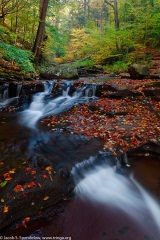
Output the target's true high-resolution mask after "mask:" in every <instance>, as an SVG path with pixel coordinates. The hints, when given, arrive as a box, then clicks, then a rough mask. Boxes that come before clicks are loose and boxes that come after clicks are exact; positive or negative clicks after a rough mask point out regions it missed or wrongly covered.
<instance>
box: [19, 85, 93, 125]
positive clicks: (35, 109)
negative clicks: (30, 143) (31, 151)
mask: <svg viewBox="0 0 160 240" xmlns="http://www.w3.org/2000/svg"><path fill="white" fill-rule="evenodd" d="M53 84H54V82H51V81H50V82H44V89H45V90H44V92H41V93H37V94H35V95H34V96H33V101H32V103H31V104H30V106H29V109H27V110H25V111H24V112H23V113H22V115H21V119H20V121H21V123H22V124H25V125H27V126H28V127H31V128H35V126H36V123H37V121H38V120H39V119H40V118H42V117H46V116H49V115H56V114H59V113H61V112H64V111H68V110H69V109H71V108H72V107H73V106H74V104H75V103H78V102H81V101H82V102H85V101H86V100H87V99H88V98H89V97H88V94H87V96H84V91H85V89H86V88H87V87H88V89H89V90H90V89H92V87H91V86H86V85H85V86H83V87H82V88H80V89H77V91H76V92H75V93H74V94H73V96H72V97H71V96H69V90H70V86H71V83H66V85H67V87H66V89H65V90H63V91H62V96H60V97H57V98H55V99H51V100H49V101H48V102H46V101H45V96H47V95H49V94H50V93H51V91H52V88H53ZM91 97H92V96H91Z"/></svg>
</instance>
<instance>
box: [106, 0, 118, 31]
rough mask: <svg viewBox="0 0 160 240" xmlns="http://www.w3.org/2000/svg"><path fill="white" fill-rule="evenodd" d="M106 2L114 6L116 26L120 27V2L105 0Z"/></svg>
mask: <svg viewBox="0 0 160 240" xmlns="http://www.w3.org/2000/svg"><path fill="white" fill-rule="evenodd" d="M112 2H113V3H112ZM105 3H106V4H107V5H109V6H111V7H112V8H113V10H114V21H115V28H116V29H119V16H118V3H117V0H113V1H109V0H105Z"/></svg>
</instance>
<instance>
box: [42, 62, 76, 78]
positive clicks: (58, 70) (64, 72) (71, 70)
mask: <svg viewBox="0 0 160 240" xmlns="http://www.w3.org/2000/svg"><path fill="white" fill-rule="evenodd" d="M40 75H41V77H43V78H45V79H57V78H58V79H77V78H79V76H78V71H77V68H76V67H75V66H74V65H72V64H61V65H58V66H56V67H50V68H43V69H41V71H40Z"/></svg>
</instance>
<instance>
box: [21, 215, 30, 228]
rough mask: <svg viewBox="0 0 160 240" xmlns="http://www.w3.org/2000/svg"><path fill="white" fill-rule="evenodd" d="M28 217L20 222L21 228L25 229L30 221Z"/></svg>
mask: <svg viewBox="0 0 160 240" xmlns="http://www.w3.org/2000/svg"><path fill="white" fill-rule="evenodd" d="M30 219H31V218H30V217H26V218H24V219H23V221H22V226H24V227H25V228H26V227H27V223H28V222H29V221H30Z"/></svg>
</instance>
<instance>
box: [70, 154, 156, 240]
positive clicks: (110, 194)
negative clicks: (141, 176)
mask: <svg viewBox="0 0 160 240" xmlns="http://www.w3.org/2000/svg"><path fill="white" fill-rule="evenodd" d="M93 161H94V158H93V157H92V158H90V159H89V160H87V161H85V162H84V163H80V164H77V165H76V166H75V167H74V168H73V169H72V174H73V176H74V179H75V182H77V181H78V183H77V186H76V188H75V193H76V195H77V197H78V198H81V199H83V200H86V199H88V200H89V201H92V202H95V203H96V202H97V203H99V204H103V206H104V209H105V208H111V209H115V210H116V211H118V212H121V213H122V214H125V215H128V217H129V218H131V219H132V220H134V222H135V223H136V224H138V225H139V226H141V228H142V229H144V232H148V234H149V235H150V236H152V238H153V237H154V236H156V235H157V234H160V205H159V204H158V203H157V202H156V201H155V200H154V199H153V198H152V197H151V196H150V194H149V193H147V191H145V189H144V188H143V187H142V186H141V185H140V184H139V183H138V182H137V181H136V180H135V179H134V176H133V175H132V174H131V175H130V176H129V177H125V176H124V175H122V174H119V173H117V171H116V169H115V168H114V167H111V166H110V165H109V164H107V163H106V164H103V165H102V166H97V167H96V166H94V165H93V163H92V162H93ZM88 164H90V165H92V166H93V167H92V168H91V169H90V170H88V168H87V169H85V168H84V166H85V165H88ZM79 176H80V177H81V181H80V177H79ZM79 181H80V182H79ZM153 225H154V227H153ZM157 236H158V235H157ZM159 236H160V235H159ZM153 239H156V238H153ZM157 240H158V239H157Z"/></svg>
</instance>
